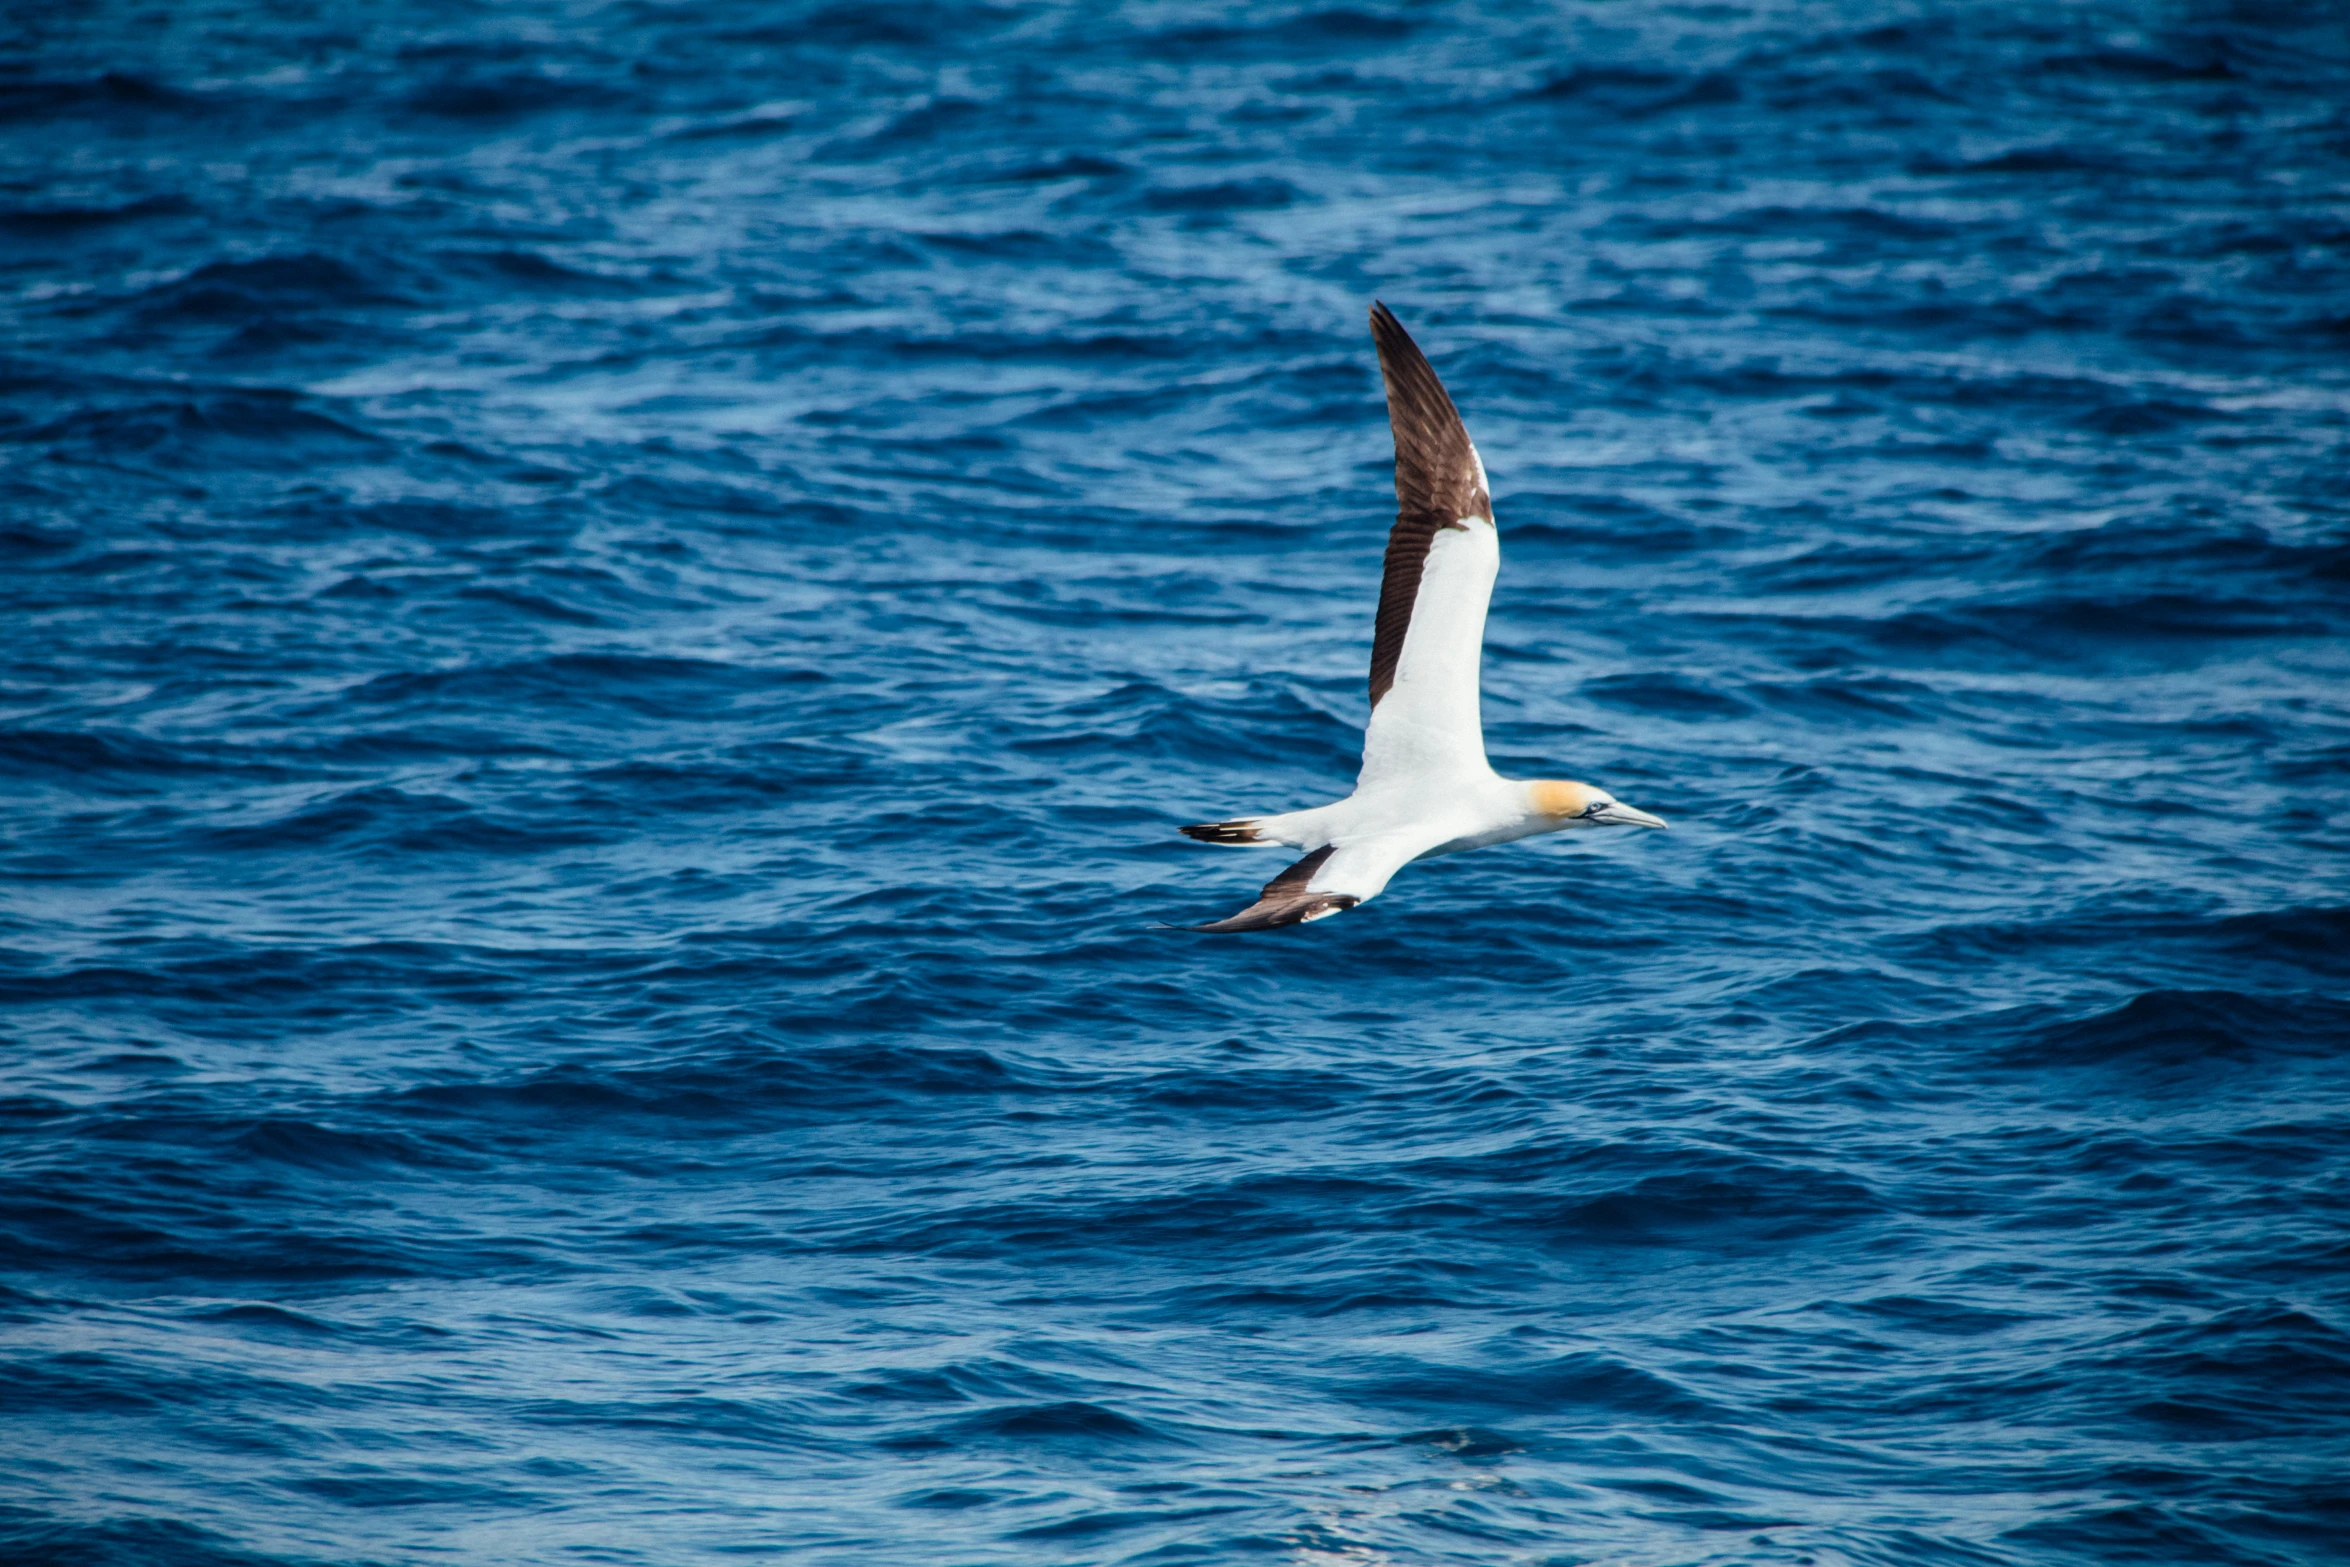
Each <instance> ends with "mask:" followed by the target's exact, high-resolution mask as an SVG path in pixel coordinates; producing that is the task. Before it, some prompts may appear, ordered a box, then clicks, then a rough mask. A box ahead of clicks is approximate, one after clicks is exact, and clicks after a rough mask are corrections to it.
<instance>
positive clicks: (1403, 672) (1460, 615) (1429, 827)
mask: <svg viewBox="0 0 2350 1567" xmlns="http://www.w3.org/2000/svg"><path fill="white" fill-rule="evenodd" d="M1371 335H1372V337H1373V339H1374V340H1375V341H1376V342H1377V344H1378V346H1379V370H1380V374H1381V376H1382V378H1383V379H1384V380H1385V382H1386V385H1387V416H1388V423H1389V424H1390V425H1391V426H1392V427H1393V429H1394V432H1395V493H1396V500H1397V502H1398V509H1397V514H1396V521H1395V528H1394V530H1393V532H1391V533H1390V534H1389V535H1388V541H1387V562H1386V569H1385V571H1384V573H1383V574H1382V581H1381V584H1380V591H1379V618H1378V624H1377V630H1376V632H1375V634H1374V636H1373V640H1372V646H1371V722H1370V725H1369V727H1368V728H1366V729H1365V730H1364V733H1363V766H1362V771H1361V772H1360V773H1359V774H1358V775H1357V776H1356V779H1355V790H1354V793H1352V794H1350V795H1348V796H1347V797H1346V798H1345V799H1343V800H1337V801H1333V802H1332V803H1331V804H1329V805H1318V806H1314V807H1312V808H1311V809H1308V810H1303V811H1289V812H1286V813H1283V814H1281V815H1276V816H1257V817H1249V818H1245V819H1242V820H1238V821H1228V822H1213V823H1207V824H1204V825H1201V826H1195V827H1186V828H1184V829H1183V830H1184V831H1185V832H1186V833H1188V834H1189V835H1191V836H1192V837H1194V838H1197V839H1200V840H1202V841H1203V842H1207V843H1220V844H1226V845H1229V846H1232V847H1236V848H1237V847H1252V846H1263V847H1277V846H1283V845H1286V846H1288V847H1290V848H1296V849H1305V850H1308V851H1310V852H1309V853H1308V854H1307V855H1306V857H1305V858H1304V859H1302V860H1299V861H1298V862H1297V863H1296V864H1295V865H1292V866H1291V867H1290V868H1289V869H1288V870H1286V871H1283V872H1282V873H1281V874H1280V875H1279V876H1277V877H1275V878H1274V879H1273V880H1272V881H1270V882H1268V883H1267V884H1266V885H1265V890H1264V893H1263V895H1262V896H1261V897H1259V898H1258V900H1257V901H1256V902H1255V903H1253V904H1251V905H1250V906H1249V907H1248V908H1246V909H1243V910H1241V911H1240V912H1239V913H1238V914H1235V915H1233V916H1232V917H1231V918H1230V919H1223V920H1217V921H1216V922H1214V923H1213V924H1208V925H1201V926H1198V927H1196V928H1197V929H1200V930H1206V931H1217V932H1235V931H1246V930H1269V929H1272V928H1274V927H1276V926H1280V925H1299V924H1304V923H1306V922H1307V921H1309V920H1317V919H1322V918H1324V917H1326V916H1328V915H1332V914H1339V913H1343V912H1344V911H1346V910H1348V909H1351V908H1353V907H1355V905H1357V904H1359V903H1364V902H1368V901H1369V900H1370V899H1372V898H1374V897H1377V896H1378V895H1379V892H1380V890H1381V889H1382V888H1384V887H1385V886H1386V885H1387V880H1388V878H1389V877H1391V876H1393V875H1394V874H1395V873H1396V872H1397V871H1398V870H1400V869H1402V868H1403V867H1404V866H1405V865H1407V864H1409V863H1411V862H1412V861H1413V860H1420V859H1428V858H1431V857H1433V856H1435V855H1439V854H1454V853H1458V852H1460V851H1461V850H1464V849H1476V848H1482V847H1484V846H1485V845H1487V844H1494V843H1507V842H1509V841H1510V840H1511V839H1514V838H1530V837H1533V836H1534V835H1536V834H1538V833H1546V832H1559V831H1562V830H1569V829H1578V828H1592V827H1613V826H1641V827H1662V826H1664V825H1665V824H1664V823H1663V822H1662V821H1661V820H1659V819H1658V818H1656V817H1654V816H1651V815H1649V814H1648V813H1647V812H1645V811H1637V810H1634V809H1632V808H1631V807H1630V806H1627V805H1622V804H1620V803H1618V802H1617V801H1616V800H1615V799H1614V798H1613V797H1611V796H1610V795H1609V794H1608V793H1607V792H1606V791H1605V790H1602V789H1595V788H1593V787H1591V786H1590V785H1588V784H1580V783H1571V782H1567V781H1564V780H1557V779H1542V780H1535V781H1526V780H1520V779H1511V778H1504V777H1502V776H1501V775H1500V774H1498V773H1496V772H1495V771H1494V770H1493V768H1492V765H1491V764H1490V763H1488V762H1487V761H1486V759H1485V730H1484V723H1483V720H1482V718H1481V717H1480V714H1479V711H1478V695H1479V693H1478V665H1479V662H1480V659H1481V656H1482V654H1483V651H1484V646H1485V607H1486V604H1487V602H1488V601H1489V600H1490V599H1491V597H1492V593H1493V579H1494V577H1495V575H1496V574H1497V573H1498V572H1499V571H1500V569H1501V535H1500V533H1499V532H1498V531H1497V530H1496V529H1495V527H1494V523H1493V502H1492V499H1491V492H1490V491H1489V490H1488V488H1487V486H1486V481H1485V464H1484V462H1483V461H1482V460H1481V459H1480V458H1479V457H1478V455H1477V448H1476V447H1475V446H1474V445H1472V444H1471V443H1470V441H1469V433H1468V431H1467V430H1466V429H1465V428H1464V427H1463V426H1462V424H1461V418H1460V414H1459V413H1458V412H1457V411H1456V410H1455V409H1454V407H1453V404H1452V399H1451V397H1450V396H1448V395H1447V394H1446V392H1445V390H1444V386H1443V384H1442V383H1441V382H1440V381H1438V380H1437V378H1436V372H1435V370H1434V369H1432V368H1431V367H1430V366H1429V364H1428V361H1427V359H1426V357H1425V356H1423V355H1422V354H1421V352H1420V350H1419V348H1418V346H1417V345H1416V344H1414V343H1413V342H1412V340H1411V337H1410V335H1409V334H1408V333H1406V332H1405V331H1404V329H1403V326H1402V324H1401V323H1400V322H1398V321H1397V320H1396V319H1395V317H1394V316H1393V315H1392V314H1390V313H1389V312H1388V310H1387V307H1386V306H1384V305H1374V306H1373V307H1372V309H1371Z"/></svg>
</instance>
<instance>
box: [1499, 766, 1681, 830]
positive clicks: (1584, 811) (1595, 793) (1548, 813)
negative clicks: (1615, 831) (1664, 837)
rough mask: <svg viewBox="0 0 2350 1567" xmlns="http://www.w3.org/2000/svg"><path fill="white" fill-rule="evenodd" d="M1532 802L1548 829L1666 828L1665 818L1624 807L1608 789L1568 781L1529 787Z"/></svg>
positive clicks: (1553, 780) (1541, 781)
mask: <svg viewBox="0 0 2350 1567" xmlns="http://www.w3.org/2000/svg"><path fill="white" fill-rule="evenodd" d="M1526 796H1527V801H1528V803H1529V804H1530V805H1531V806H1532V807H1533V810H1534V814H1535V815H1537V816H1539V817H1542V818H1543V819H1544V821H1545V822H1546V824H1547V830H1549V831H1552V832H1556V831H1558V830H1559V829H1561V828H1566V827H1662V826H1664V825H1666V823H1665V819H1664V818H1663V817H1661V816H1651V815H1649V814H1648V813H1647V812H1646V811H1642V810H1636V809H1634V808H1633V807H1631V806H1629V805H1626V804H1624V803H1623V802H1622V801H1621V800H1618V799H1617V798H1616V797H1615V796H1614V795H1612V794H1610V793H1608V792H1607V791H1606V790H1605V789H1595V788H1593V787H1592V786H1591V785H1589V784H1587V783H1576V782H1574V781H1573V780H1571V779H1565V778H1543V779H1539V780H1537V781H1536V782H1534V783H1530V784H1528V785H1526Z"/></svg>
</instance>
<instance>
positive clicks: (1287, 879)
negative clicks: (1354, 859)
mask: <svg viewBox="0 0 2350 1567" xmlns="http://www.w3.org/2000/svg"><path fill="white" fill-rule="evenodd" d="M1337 847H1338V846H1337V845H1336V844H1327V845H1325V846H1323V847H1322V848H1319V849H1316V850H1315V851H1314V852H1313V853H1311V854H1309V855H1307V856H1306V857H1305V858H1304V859H1302V860H1300V861H1298V862H1297V863H1296V864H1295V865H1292V866H1291V867H1290V868H1289V869H1287V870H1285V871H1283V872H1282V873H1281V874H1280V875H1278V876H1276V877H1274V878H1273V879H1272V880H1271V881H1269V882H1267V883H1265V890H1264V892H1263V894H1261V895H1260V896H1259V897H1258V899H1257V901H1256V902H1254V903H1252V904H1250V905H1249V906H1248V907H1247V908H1245V909H1242V910H1241V911H1240V912H1239V913H1238V914H1235V915H1233V916H1232V917H1231V918H1230V919H1222V920H1218V921H1216V922H1215V923H1214V924H1213V925H1194V926H1192V927H1191V928H1192V929H1193V930H1211V931H1214V932H1216V933H1217V934H1219V935H1229V934H1231V933H1233V932H1236V931H1243V930H1272V929H1274V928H1275V927H1276V926H1281V925H1302V924H1304V923H1305V922H1306V921H1307V920H1310V919H1318V918H1320V917H1321V916H1323V915H1325V914H1336V913H1339V912H1340V911H1341V910H1345V909H1351V908H1353V907H1354V906H1355V905H1356V904H1358V903H1360V902H1362V901H1363V900H1362V899H1360V898H1355V897H1349V896H1348V895H1347V894H1345V893H1343V892H1308V891H1306V883H1307V882H1310V881H1312V880H1313V879H1314V872H1316V871H1318V870H1320V869H1321V868H1322V862H1323V861H1324V860H1326V859H1328V858H1330V856H1331V855H1332V854H1333V853H1334V852H1336V850H1337Z"/></svg>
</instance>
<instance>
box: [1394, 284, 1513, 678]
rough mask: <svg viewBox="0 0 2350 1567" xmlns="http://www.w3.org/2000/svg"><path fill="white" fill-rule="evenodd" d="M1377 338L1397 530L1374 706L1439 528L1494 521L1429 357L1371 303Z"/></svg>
mask: <svg viewBox="0 0 2350 1567" xmlns="http://www.w3.org/2000/svg"><path fill="white" fill-rule="evenodd" d="M1371 338H1372V340H1373V341H1374V342H1376V343H1377V344H1378V345H1379V376H1380V379H1381V380H1383V381H1385V382H1386V383H1387V423H1388V425H1389V427H1390V428H1391V429H1393V430H1394V432H1395V502H1396V509H1395V528H1394V531H1392V532H1391V533H1389V534H1388V535H1387V569H1386V570H1385V572H1384V573H1382V575H1381V577H1380V580H1379V621H1378V628H1377V630H1376V631H1375V632H1374V633H1373V635H1372V638H1371V705H1372V706H1373V707H1377V706H1378V705H1379V699H1380V698H1381V697H1383V696H1385V695H1386V694H1387V688H1388V687H1389V686H1392V685H1394V684H1395V665H1396V661H1397V660H1398V659H1400V658H1402V657H1403V642H1404V636H1405V634H1406V633H1407V632H1409V631H1410V630H1411V628H1412V605H1413V603H1414V602H1415V601H1416V600H1417V599H1418V598H1419V595H1420V569H1421V567H1422V566H1423V565H1425V564H1426V563H1427V559H1428V546H1429V545H1430V544H1432V543H1434V542H1435V539H1436V535H1437V533H1438V531H1439V530H1441V529H1444V528H1457V527H1459V526H1460V525H1461V519H1462V518H1463V517H1483V518H1484V519H1485V520H1486V521H1488V522H1491V521H1492V520H1493V500H1492V497H1490V496H1488V495H1487V494H1486V493H1485V487H1484V486H1483V485H1481V484H1479V483H1478V482H1477V463H1476V458H1475V452H1474V448H1472V447H1471V446H1470V445H1469V432H1468V430H1467V429H1466V428H1465V427H1464V426H1463V425H1462V424H1461V416H1460V411H1459V410H1458V409H1456V408H1454V407H1453V405H1452V398H1451V397H1450V396H1449V395H1447V394H1446V392H1445V390H1444V383H1443V382H1442V381H1439V380H1438V379H1437V378H1436V371H1435V370H1434V369H1433V368H1432V367H1431V366H1430V365H1429V363H1428V356H1427V355H1425V354H1423V353H1421V352H1420V345H1419V344H1417V343H1415V342H1413V341H1412V336H1411V334H1410V333H1409V332H1406V331H1405V330H1404V329H1403V323H1402V322H1400V321H1398V320H1396V319H1395V315H1394V312H1392V311H1390V310H1389V309H1388V308H1387V307H1386V306H1385V305H1381V304H1373V305H1372V306H1371Z"/></svg>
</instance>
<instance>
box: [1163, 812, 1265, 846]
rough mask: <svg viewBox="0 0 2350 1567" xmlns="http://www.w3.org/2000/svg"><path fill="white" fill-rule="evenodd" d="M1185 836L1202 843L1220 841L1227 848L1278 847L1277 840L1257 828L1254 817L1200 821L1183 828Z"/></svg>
mask: <svg viewBox="0 0 2350 1567" xmlns="http://www.w3.org/2000/svg"><path fill="white" fill-rule="evenodd" d="M1183 836H1184V837H1186V838H1197V839H1198V840H1199V841H1200V842H1202V843H1220V844H1223V845H1224V846H1225V847H1227V848H1232V849H1244V848H1248V847H1250V846H1251V845H1259V846H1262V847H1264V848H1268V849H1270V848H1277V847H1279V840H1278V839H1273V838H1268V837H1266V836H1265V835H1264V834H1263V833H1261V832H1259V831H1258V830H1257V821H1256V818H1255V817H1253V816H1252V817H1248V818H1245V819H1243V820H1241V821H1236V822H1200V823H1198V824H1196V825H1194V826H1190V827H1186V828H1184V829H1183Z"/></svg>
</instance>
